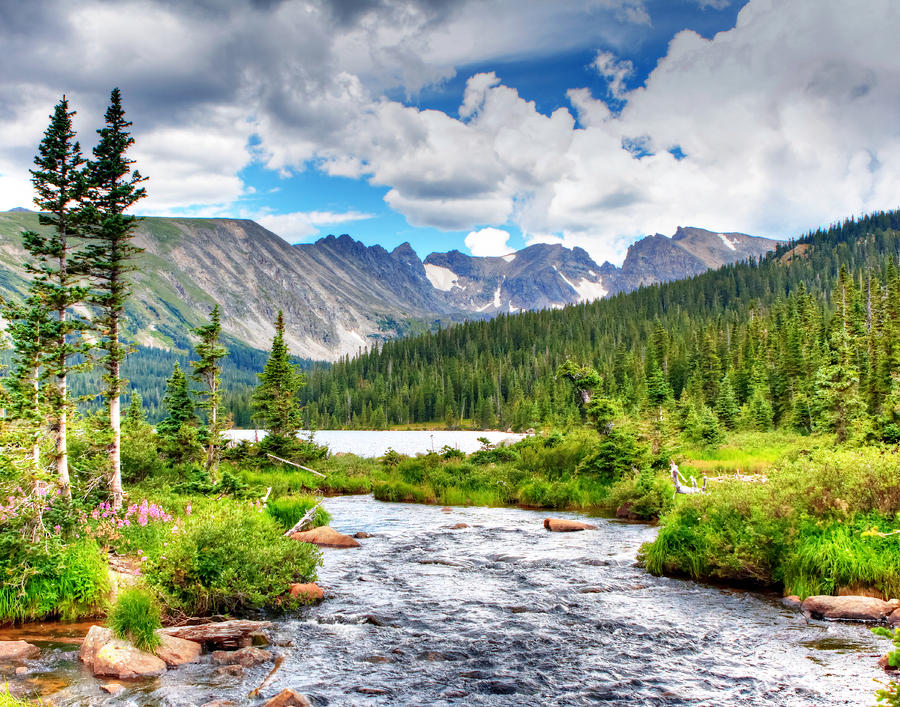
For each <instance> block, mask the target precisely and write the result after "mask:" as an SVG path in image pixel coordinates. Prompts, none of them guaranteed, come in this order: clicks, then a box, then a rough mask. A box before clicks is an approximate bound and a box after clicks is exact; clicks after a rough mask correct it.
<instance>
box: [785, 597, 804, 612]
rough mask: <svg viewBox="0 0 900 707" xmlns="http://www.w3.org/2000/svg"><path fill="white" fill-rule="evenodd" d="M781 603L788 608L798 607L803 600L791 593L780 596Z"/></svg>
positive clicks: (801, 604)
mask: <svg viewBox="0 0 900 707" xmlns="http://www.w3.org/2000/svg"><path fill="white" fill-rule="evenodd" d="M781 603H782V604H784V605H785V606H786V607H788V608H789V609H799V608H800V607H801V606H803V600H802V599H801V598H800V597H798V596H797V595H796V594H791V596H789V597H782V599H781Z"/></svg>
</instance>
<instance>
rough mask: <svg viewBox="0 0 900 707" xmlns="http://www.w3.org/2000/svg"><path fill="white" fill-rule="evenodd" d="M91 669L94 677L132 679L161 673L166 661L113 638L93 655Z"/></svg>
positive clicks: (164, 670)
mask: <svg viewBox="0 0 900 707" xmlns="http://www.w3.org/2000/svg"><path fill="white" fill-rule="evenodd" d="M91 670H92V671H93V673H94V676H95V677H101V676H106V677H113V678H119V680H134V679H136V678H149V677H157V676H159V675H162V674H163V673H164V672H166V663H165V661H163V660H162V659H161V658H157V657H156V656H155V655H153V654H152V653H147V652H146V651H142V650H139V649H137V648H135V647H134V646H133V645H131V644H130V643H129V642H128V641H122V640H120V639H118V638H114V639H113V640H111V641H110V642H109V643H107V644H106V645H104V646H103V647H102V648H100V650H98V651H97V653H96V654H95V655H94V664H93V666H92V668H91Z"/></svg>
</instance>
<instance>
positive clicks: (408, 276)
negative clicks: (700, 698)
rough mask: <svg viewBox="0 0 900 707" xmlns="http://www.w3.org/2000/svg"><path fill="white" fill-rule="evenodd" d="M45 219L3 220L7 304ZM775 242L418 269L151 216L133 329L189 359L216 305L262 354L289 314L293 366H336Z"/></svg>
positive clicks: (529, 253)
mask: <svg viewBox="0 0 900 707" xmlns="http://www.w3.org/2000/svg"><path fill="white" fill-rule="evenodd" d="M40 228H41V227H40V226H39V224H38V214H36V213H34V212H27V211H21V210H14V211H8V212H4V213H0V295H13V296H20V295H21V294H22V293H23V292H24V291H25V289H26V287H27V277H26V273H25V269H24V266H23V263H24V261H25V260H26V254H25V253H24V252H23V249H22V244H21V232H22V231H23V230H25V229H40ZM775 243H776V242H775V241H771V240H768V239H764V238H753V237H751V236H746V235H743V234H732V233H729V234H715V233H712V232H710V231H704V230H702V229H697V228H685V229H679V230H678V232H677V233H676V234H675V236H674V237H673V238H671V239H670V238H666V237H664V236H660V235H657V236H652V237H650V238H645V239H643V240H641V241H638V242H637V243H635V244H634V245H633V246H632V247H631V248H629V251H628V256H627V257H626V259H625V262H624V263H623V266H622V268H616V267H614V266H613V265H610V264H609V263H605V264H604V265H602V266H599V265H597V263H595V262H594V261H593V260H592V259H591V257H590V256H589V255H588V253H587V252H586V251H584V250H583V249H581V248H574V249H569V248H565V247H563V246H561V245H547V244H538V245H532V246H529V247H527V248H524V249H522V250H520V251H518V252H516V253H510V254H509V255H505V256H502V257H495V258H478V257H472V256H468V255H464V254H463V253H460V252H459V251H450V252H449V253H432V254H431V255H429V256H428V257H427V258H425V261H424V262H423V261H421V260H420V259H419V257H418V256H417V255H416V253H415V251H414V250H413V249H412V247H410V245H409V244H408V243H404V244H403V245H400V246H398V247H397V248H395V249H394V250H393V251H390V252H389V251H387V250H385V249H384V248H382V247H381V246H378V245H376V246H365V245H363V244H362V243H360V242H358V241H355V240H354V239H353V238H351V237H350V236H348V235H342V236H339V237H335V236H327V237H325V238H321V239H319V240H318V241H316V242H315V243H305V244H298V245H293V246H292V245H290V244H288V243H287V242H286V241H284V240H283V239H282V238H280V237H279V236H277V235H276V234H274V233H272V232H271V231H269V230H267V229H265V228H263V227H262V226H260V225H259V224H257V223H255V222H253V221H248V220H240V219H191V218H145V219H142V220H141V221H140V223H139V225H138V228H137V229H136V232H135V244H136V245H138V246H140V247H141V248H143V249H144V251H145V252H144V254H143V255H142V256H141V260H140V263H139V267H138V269H137V271H136V272H135V274H134V279H135V288H134V293H135V294H134V297H133V298H132V299H131V300H130V302H129V304H128V309H127V315H128V321H127V330H128V332H129V334H130V335H131V337H132V338H133V339H134V340H135V341H136V342H137V343H138V344H139V345H141V346H143V347H146V348H161V349H165V350H169V351H174V352H187V351H188V350H189V349H190V340H191V336H190V330H191V329H192V328H193V327H195V326H197V325H198V324H199V323H201V322H202V321H203V320H204V319H205V317H206V316H207V314H208V312H209V310H210V309H211V308H212V306H213V305H214V304H219V306H220V309H221V312H222V328H223V331H224V332H225V334H226V335H227V336H228V337H230V339H231V340H233V341H237V342H241V343H242V344H243V345H245V346H249V347H251V348H256V349H266V348H268V346H269V343H270V342H271V338H272V334H273V329H272V322H273V320H274V318H275V314H276V312H277V311H278V310H279V309H281V310H283V311H284V316H285V323H286V327H285V338H286V340H287V342H288V345H289V347H290V349H291V351H292V353H294V354H295V355H297V356H301V357H304V358H308V359H316V360H335V359H337V358H339V357H341V356H344V355H347V354H355V353H357V352H358V351H359V350H360V349H364V348H368V347H370V346H371V345H372V344H373V343H378V342H383V341H386V340H388V339H393V338H396V337H398V336H404V335H408V334H413V333H416V332H422V331H428V330H431V329H433V328H434V327H435V326H437V325H440V324H448V323H451V322H454V321H461V320H463V319H473V318H475V319H478V318H484V317H489V316H491V315H495V314H497V313H500V312H518V311H524V310H535V309H548V308H560V307H563V306H565V305H567V304H573V303H576V302H584V301H589V300H593V299H597V298H601V297H605V296H607V295H611V294H615V293H617V292H623V291H629V290H632V289H635V288H637V287H640V286H641V285H645V284H649V283H651V282H662V281H666V280H671V279H679V278H683V277H689V276H691V275H695V274H698V273H700V272H703V271H704V270H706V269H708V268H710V267H718V266H719V265H721V264H722V263H725V262H733V261H735V260H739V259H743V258H747V257H751V256H752V257H758V256H760V255H762V253H764V252H765V251H766V250H769V249H771V248H773V247H774V245H775Z"/></svg>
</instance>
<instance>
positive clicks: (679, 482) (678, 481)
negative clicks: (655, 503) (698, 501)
mask: <svg viewBox="0 0 900 707" xmlns="http://www.w3.org/2000/svg"><path fill="white" fill-rule="evenodd" d="M670 469H671V470H672V481H673V482H674V484H675V493H673V494H672V499H673V500H674V498H675V494H679V493H687V494H692V493H706V477H705V476H704V477H703V487H702V488H698V487H697V479H695V478H694V477H693V476H691V484H690V486H688V482H687V479H685V478H684V476H682V474H681V471H680V470H679V469H678V465H677V464H676V463H675V462H671V467H670Z"/></svg>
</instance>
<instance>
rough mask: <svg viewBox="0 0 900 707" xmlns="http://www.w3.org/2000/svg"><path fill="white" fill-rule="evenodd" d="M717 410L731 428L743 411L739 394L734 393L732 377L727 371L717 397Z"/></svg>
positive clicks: (721, 418)
mask: <svg viewBox="0 0 900 707" xmlns="http://www.w3.org/2000/svg"><path fill="white" fill-rule="evenodd" d="M715 412H716V415H718V416H719V419H720V420H721V421H722V424H723V425H725V427H727V428H728V429H729V430H732V429H734V427H735V425H736V424H737V421H738V416H739V415H740V413H741V407H740V405H738V401H737V396H736V395H735V393H734V388H733V387H732V385H731V379H730V378H729V377H728V374H727V373H726V374H725V377H724V378H722V382H721V383H720V384H719V396H718V397H717V398H716V408H715Z"/></svg>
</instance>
